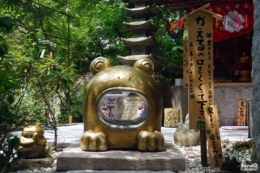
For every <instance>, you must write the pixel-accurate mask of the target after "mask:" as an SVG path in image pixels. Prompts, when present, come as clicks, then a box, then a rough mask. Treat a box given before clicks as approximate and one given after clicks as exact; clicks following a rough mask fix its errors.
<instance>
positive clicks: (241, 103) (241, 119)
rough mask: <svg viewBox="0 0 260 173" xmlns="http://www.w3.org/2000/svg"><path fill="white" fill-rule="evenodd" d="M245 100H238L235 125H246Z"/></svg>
mask: <svg viewBox="0 0 260 173" xmlns="http://www.w3.org/2000/svg"><path fill="white" fill-rule="evenodd" d="M246 111H247V110H246V100H238V110H237V114H238V115H237V125H238V126H245V125H246V117H247V115H246Z"/></svg>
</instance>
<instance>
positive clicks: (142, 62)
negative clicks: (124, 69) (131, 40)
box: [134, 58, 154, 75]
mask: <svg viewBox="0 0 260 173" xmlns="http://www.w3.org/2000/svg"><path fill="white" fill-rule="evenodd" d="M134 67H135V68H136V69H139V70H142V71H143V72H145V73H147V74H149V75H153V73H154V65H153V62H152V61H151V60H150V59H148V58H142V59H139V60H137V61H136V62H135V64H134Z"/></svg>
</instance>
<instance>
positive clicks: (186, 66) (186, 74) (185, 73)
mask: <svg viewBox="0 0 260 173" xmlns="http://www.w3.org/2000/svg"><path fill="white" fill-rule="evenodd" d="M187 53H188V40H186V41H184V42H183V88H188V85H189V58H188V54H187Z"/></svg>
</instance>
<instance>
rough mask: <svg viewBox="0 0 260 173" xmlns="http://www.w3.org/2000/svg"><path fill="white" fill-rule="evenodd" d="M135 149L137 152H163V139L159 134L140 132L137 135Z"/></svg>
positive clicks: (155, 132)
mask: <svg viewBox="0 0 260 173" xmlns="http://www.w3.org/2000/svg"><path fill="white" fill-rule="evenodd" d="M137 149H138V150H139V151H156V150H157V151H164V150H165V149H164V137H163V135H162V133H161V132H159V131H157V130H155V131H154V132H148V131H141V132H139V133H138V135H137Z"/></svg>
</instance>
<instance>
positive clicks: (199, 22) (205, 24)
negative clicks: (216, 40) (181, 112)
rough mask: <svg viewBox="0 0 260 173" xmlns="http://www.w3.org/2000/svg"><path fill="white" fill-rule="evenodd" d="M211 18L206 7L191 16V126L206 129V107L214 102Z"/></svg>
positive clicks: (189, 42)
mask: <svg viewBox="0 0 260 173" xmlns="http://www.w3.org/2000/svg"><path fill="white" fill-rule="evenodd" d="M212 18H213V15H212V13H210V12H208V11H206V10H203V9H199V10H197V11H195V12H193V13H192V14H190V15H189V17H188V20H189V29H188V49H187V51H188V56H189V85H188V96H189V103H188V104H189V115H190V120H189V122H190V123H189V126H190V129H205V120H204V107H205V106H208V105H213V104H214V85H213V29H212Z"/></svg>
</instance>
